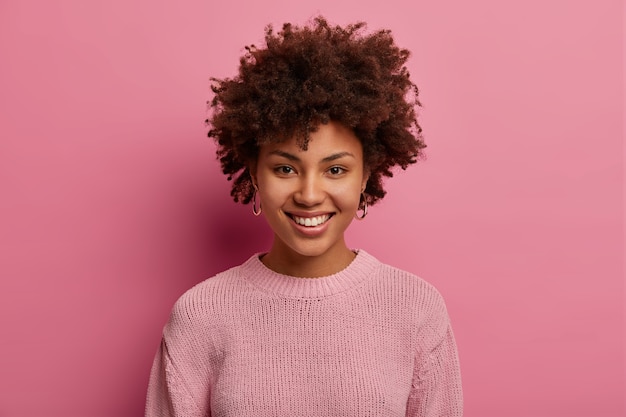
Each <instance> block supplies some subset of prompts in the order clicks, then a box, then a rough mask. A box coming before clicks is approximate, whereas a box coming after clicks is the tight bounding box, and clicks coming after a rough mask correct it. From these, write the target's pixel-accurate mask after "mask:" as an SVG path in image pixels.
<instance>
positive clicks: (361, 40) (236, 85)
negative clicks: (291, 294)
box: [206, 17, 426, 204]
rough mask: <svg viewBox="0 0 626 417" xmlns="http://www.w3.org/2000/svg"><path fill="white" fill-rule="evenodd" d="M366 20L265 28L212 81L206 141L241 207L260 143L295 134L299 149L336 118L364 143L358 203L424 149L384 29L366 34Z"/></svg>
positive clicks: (371, 198) (413, 91)
mask: <svg viewBox="0 0 626 417" xmlns="http://www.w3.org/2000/svg"><path fill="white" fill-rule="evenodd" d="M364 28H365V23H363V22H359V23H356V24H352V25H348V26H346V27H345V28H344V27H340V26H331V25H329V23H328V22H327V21H326V20H325V19H324V18H323V17H317V18H316V19H315V20H314V21H313V23H312V24H311V25H310V26H304V27H299V26H296V25H292V24H290V23H285V24H284V25H283V29H282V31H280V32H277V33H275V32H274V30H273V27H272V26H271V25H270V26H267V27H266V29H265V43H266V46H265V47H264V48H257V47H255V46H254V45H251V46H248V47H246V51H247V52H246V54H245V55H244V56H242V57H241V59H240V67H239V74H238V75H237V76H236V77H234V78H232V79H231V78H225V79H216V78H211V81H212V82H213V84H212V86H211V89H212V91H213V93H214V97H213V99H212V100H211V101H210V102H209V105H210V116H209V118H208V119H207V120H206V122H207V124H208V125H209V126H211V129H210V130H209V133H208V136H209V137H212V138H214V139H215V140H216V142H217V145H218V149H217V157H218V158H219V160H220V162H221V167H222V171H223V172H224V174H226V175H228V179H229V180H233V179H234V182H233V186H232V190H231V195H232V196H233V198H234V200H235V201H241V202H243V203H244V204H247V203H249V202H250V201H251V199H252V196H253V193H254V189H253V186H252V179H251V176H250V172H249V167H250V166H251V165H252V164H254V162H255V161H256V160H257V157H258V153H259V147H260V146H262V145H264V144H268V143H274V142H281V141H284V140H287V139H289V138H294V137H295V138H296V140H297V143H298V145H299V146H300V147H301V148H302V149H303V150H306V149H307V146H308V142H309V139H310V133H311V132H314V131H315V130H316V129H317V127H318V126H319V125H320V123H324V124H326V123H328V122H329V121H331V120H332V121H334V122H338V123H341V124H343V125H344V126H346V127H348V128H351V129H352V130H353V131H354V133H355V135H356V136H357V137H358V138H359V140H360V141H361V143H362V145H363V158H364V161H363V163H364V167H365V169H366V170H368V172H369V179H368V182H367V186H366V189H365V200H366V201H367V203H368V204H374V203H376V202H377V201H378V200H379V199H381V198H382V197H383V196H384V195H385V190H384V189H383V183H382V177H383V176H385V177H391V176H393V173H392V171H391V169H392V168H393V167H395V166H400V167H401V168H402V169H406V167H407V166H408V165H409V164H413V163H415V162H416V160H417V159H418V158H419V157H420V156H422V149H423V148H425V147H426V145H425V144H424V142H423V140H422V135H421V131H422V130H421V128H420V126H419V124H418V122H417V117H416V111H415V109H416V107H417V106H419V105H420V103H419V101H418V97H417V96H418V89H417V87H416V86H415V84H413V82H411V81H410V79H409V72H408V70H407V68H406V67H405V63H406V61H407V59H408V57H409V51H408V50H406V49H400V48H398V47H397V46H396V45H395V43H394V40H393V38H392V36H391V33H390V31H388V30H380V31H377V32H375V33H372V34H364V33H363V32H364Z"/></svg>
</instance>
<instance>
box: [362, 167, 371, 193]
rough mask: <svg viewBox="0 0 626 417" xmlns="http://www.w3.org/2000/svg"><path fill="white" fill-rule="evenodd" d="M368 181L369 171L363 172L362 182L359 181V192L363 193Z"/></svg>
mask: <svg viewBox="0 0 626 417" xmlns="http://www.w3.org/2000/svg"><path fill="white" fill-rule="evenodd" d="M369 179H370V171H369V170H368V169H365V170H363V181H361V192H365V187H367V181H368V180H369Z"/></svg>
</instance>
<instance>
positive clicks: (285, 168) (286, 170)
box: [274, 165, 294, 175]
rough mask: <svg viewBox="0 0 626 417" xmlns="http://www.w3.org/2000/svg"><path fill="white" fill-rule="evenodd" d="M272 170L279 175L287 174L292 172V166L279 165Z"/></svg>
mask: <svg viewBox="0 0 626 417" xmlns="http://www.w3.org/2000/svg"><path fill="white" fill-rule="evenodd" d="M274 171H275V172H276V173H277V174H280V175H289V174H293V173H294V170H293V168H292V167H290V166H289V165H281V166H279V167H276V168H274Z"/></svg>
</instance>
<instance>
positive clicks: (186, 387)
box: [145, 296, 212, 417]
mask: <svg viewBox="0 0 626 417" xmlns="http://www.w3.org/2000/svg"><path fill="white" fill-rule="evenodd" d="M205 316H206V315H205V314H203V313H202V311H201V309H199V308H198V307H197V304H196V303H194V302H193V300H190V297H189V296H183V297H181V298H180V299H179V300H178V301H177V302H176V304H175V305H174V308H173V309H172V314H171V315H170V319H169V321H168V323H167V325H166V326H165V328H164V329H163V338H162V341H161V345H160V346H159V350H158V351H157V354H156V356H155V358H154V363H153V365H152V371H151V373H150V383H149V384H148V394H147V397H146V410H145V416H146V417H183V416H184V417H208V416H210V406H209V401H210V381H211V372H210V371H211V366H210V362H209V360H208V358H209V357H210V356H211V349H212V343H211V341H210V338H209V335H208V333H209V332H208V331H207V330H206V329H207V325H206V323H205V320H203V317H205Z"/></svg>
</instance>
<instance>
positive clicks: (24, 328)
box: [0, 0, 626, 417]
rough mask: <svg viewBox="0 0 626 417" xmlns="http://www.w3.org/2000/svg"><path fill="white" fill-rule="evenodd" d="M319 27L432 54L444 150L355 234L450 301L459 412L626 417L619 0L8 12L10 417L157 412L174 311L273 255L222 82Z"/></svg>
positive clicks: (73, 5) (2, 340) (1, 224)
mask: <svg viewBox="0 0 626 417" xmlns="http://www.w3.org/2000/svg"><path fill="white" fill-rule="evenodd" d="M302 4H306V2H305V3H302ZM318 13H323V14H324V15H326V16H327V17H328V18H329V19H330V20H331V21H333V22H336V23H341V24H345V23H348V22H352V21H355V20H359V19H361V20H365V21H367V22H369V26H370V28H372V29H377V28H391V29H392V30H393V32H394V33H395V36H396V39H397V42H398V43H399V44H400V45H402V46H405V47H407V48H409V49H411V50H412V51H413V57H412V59H411V61H410V70H411V73H412V76H413V78H414V80H415V81H416V82H417V83H418V85H419V86H420V87H421V93H422V101H423V103H424V108H423V109H422V124H423V127H424V132H425V135H426V140H427V142H428V145H429V147H428V149H427V151H428V159H427V160H426V161H424V162H422V163H421V164H419V166H416V167H413V168H411V169H410V170H408V171H407V172H400V173H398V175H397V176H396V178H394V179H392V180H391V181H389V182H388V191H389V194H388V197H387V198H386V199H385V201H384V202H382V203H381V204H380V205H378V206H375V207H374V208H372V210H371V211H370V214H369V216H368V217H367V219H366V220H365V221H363V222H359V223H358V224H354V225H353V228H352V229H351V231H350V232H349V233H350V235H349V240H350V244H351V245H352V246H353V247H360V248H364V249H366V250H367V251H368V252H370V253H372V254H374V255H375V256H377V257H378V258H380V259H381V260H383V261H385V262H387V263H391V264H394V265H396V266H399V267H401V268H404V269H407V270H410V271H413V272H415V273H417V274H419V275H421V276H423V277H424V278H426V279H427V280H429V281H431V282H432V283H434V284H435V285H436V286H437V287H438V288H439V289H440V290H441V292H442V293H443V294H444V296H445V297H446V300H447V303H448V307H449V311H450V314H451V316H452V319H453V322H454V327H455V330H456V336H457V339H458V345H459V350H460V355H461V360H462V370H463V378H464V384H465V396H466V415H467V416H468V417H561V416H562V417H565V416H567V417H618V416H624V415H626V410H625V399H624V397H625V392H626V387H625V382H624V377H625V375H624V374H625V372H624V359H625V353H624V352H625V349H624V329H625V325H624V312H625V310H624V295H625V294H624V235H623V223H624V217H623V213H624V206H623V200H622V196H623V185H624V177H623V173H624V171H623V168H624V159H623V158H624V152H623V147H622V135H623V123H624V103H623V98H624V84H623V82H624V80H623V72H624V66H623V65H624V63H623V61H622V56H623V53H624V50H623V47H624V45H623V42H624V41H623V39H624V32H623V23H624V9H623V4H622V2H620V1H610V0H604V1H598V2H593V1H573V0H550V1H544V0H541V1H539V0H536V1H516V2H513V1H507V2H502V1H499V0H479V1H471V2H464V1H456V2H438V1H415V0H412V1H402V0H387V1H384V2H375V3H374V2H370V3H368V2H362V1H357V0H353V1H345V2H341V1H336V0H320V1H318V2H316V3H315V6H310V5H301V4H300V3H299V2H286V1H279V0H268V1H261V2H253V1H247V2H244V1H237V0H234V1H228V2H221V3H217V2H209V1H199V0H187V1H179V2H171V1H127V0H123V1H122V0H109V1H106V2H104V1H102V2H86V1H81V0H75V1H69V0H65V1H63V0H59V1H45V0H40V1H36V0H31V1H18V0H4V1H2V2H0V56H1V57H2V58H1V60H2V63H1V64H0V122H1V124H0V137H1V140H0V191H1V194H0V278H1V281H0V416H1V417H30V416H48V417H53V416H63V417H74V416H76V417H78V416H81V417H82V416H95V417H99V416H103V417H104V416H121V417H124V416H128V417H130V416H138V415H141V414H142V410H143V402H144V395H145V389H146V385H147V381H148V372H149V368H150V365H151V362H152V358H153V355H154V353H155V351H156V348H157V345H158V343H159V339H160V332H161V328H162V326H163V324H164V323H165V320H166V319H167V316H168V313H169V310H170V308H171V306H172V304H173V302H174V301H175V300H176V298H177V297H178V296H179V295H180V294H181V293H182V292H183V291H184V290H186V289H187V288H189V287H191V286H192V285H194V284H195V283H197V282H199V281H201V280H203V279H205V278H207V277H210V276H211V275H213V274H214V273H216V272H218V271H220V270H223V269H225V268H227V267H230V266H232V265H235V264H237V263H239V262H241V261H243V260H244V259H246V258H247V257H248V256H249V255H250V254H251V253H252V252H254V251H262V250H264V249H266V248H267V247H268V244H269V242H270V239H271V238H270V235H269V233H268V229H267V227H266V226H265V225H264V223H263V220H261V219H257V218H253V216H252V215H251V213H250V208H249V207H242V206H237V205H235V204H234V203H232V202H231V200H230V197H229V195H228V187H229V185H228V183H227V182H226V180H225V178H224V177H222V176H221V175H220V174H219V167H218V165H217V163H216V161H215V158H214V156H213V151H214V146H213V144H212V143H211V142H210V141H209V140H208V139H207V138H206V136H205V135H206V128H205V126H204V124H203V120H204V117H205V101H206V100H207V99H208V98H209V90H208V78H209V76H219V77H222V76H229V75H233V74H234V72H235V69H236V65H237V62H238V57H239V56H240V55H241V54H242V52H243V47H244V45H246V44H249V43H260V42H261V40H262V34H263V28H264V26H265V24H267V23H269V22H273V23H275V24H281V23H282V22H284V21H287V20H290V21H293V22H296V23H302V22H305V21H306V20H307V19H309V18H311V17H313V16H315V15H316V14H318Z"/></svg>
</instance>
